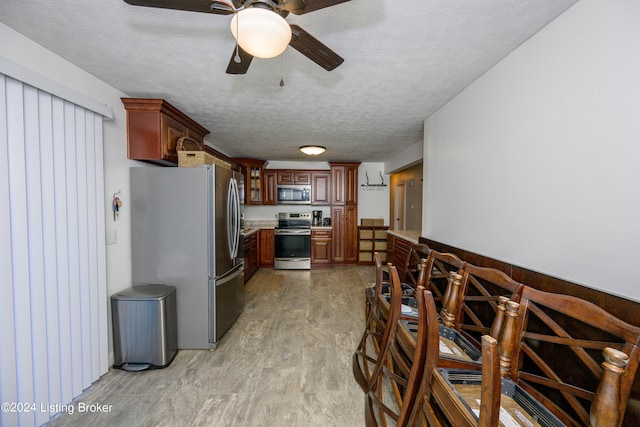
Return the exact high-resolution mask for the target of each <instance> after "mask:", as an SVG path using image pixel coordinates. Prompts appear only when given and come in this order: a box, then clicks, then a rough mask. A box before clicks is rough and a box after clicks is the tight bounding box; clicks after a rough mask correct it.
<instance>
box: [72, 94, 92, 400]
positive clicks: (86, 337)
mask: <svg viewBox="0 0 640 427" xmlns="http://www.w3.org/2000/svg"><path fill="white" fill-rule="evenodd" d="M74 109H75V125H76V132H75V137H76V162H77V163H76V179H77V181H76V182H77V185H78V193H77V194H78V196H77V203H78V251H79V257H78V272H79V282H78V289H79V291H80V318H81V319H82V322H81V323H80V342H81V347H82V350H81V355H82V365H81V366H82V389H83V390H84V389H85V388H87V387H89V386H90V385H91V306H90V304H91V299H90V287H91V282H90V279H89V255H90V254H89V252H90V249H89V230H88V228H89V226H88V215H89V211H88V203H87V200H88V194H87V170H88V168H87V149H86V144H85V142H84V141H85V140H86V137H87V129H86V117H85V109H84V108H82V107H78V106H75V108H74Z"/></svg>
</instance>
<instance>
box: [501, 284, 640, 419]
mask: <svg viewBox="0 0 640 427" xmlns="http://www.w3.org/2000/svg"><path fill="white" fill-rule="evenodd" d="M520 306H521V312H522V313H521V315H520V317H519V318H518V320H517V324H516V339H515V351H514V353H513V360H512V363H511V364H510V370H509V372H508V375H507V376H508V377H509V378H511V379H512V380H513V381H515V382H516V383H517V384H518V385H519V386H521V387H522V388H523V389H525V390H526V391H527V392H528V393H530V394H531V395H532V396H534V397H535V398H536V399H537V400H539V401H540V402H543V404H544V405H545V406H546V407H548V408H549V409H550V410H551V411H552V412H553V413H554V414H555V415H556V416H557V417H558V418H559V419H560V420H561V421H562V422H563V423H565V424H566V425H570V426H583V425H590V423H592V420H595V421H596V422H595V425H597V426H598V427H600V426H607V427H610V426H612V427H617V426H620V425H621V424H622V422H623V418H624V415H625V411H626V408H627V401H628V399H629V396H630V393H631V388H632V385H633V382H634V378H635V376H636V373H637V369H638V364H639V361H640V327H638V326H634V325H630V324H628V323H626V322H624V321H622V320H620V319H618V318H617V317H615V316H613V315H612V314H610V313H608V312H607V311H605V310H603V309H602V308H600V307H598V306H596V305H595V304H593V303H591V302H589V301H586V300H583V299H580V298H577V297H574V296H570V295H562V294H555V293H551V292H544V291H540V290H537V289H534V288H531V287H528V286H527V287H525V288H524V290H523V291H522V295H521V299H520ZM606 348H609V349H610V350H605V349H606ZM616 351H617V352H621V353H622V355H621V354H620V353H616ZM623 365H624V370H623V371H621V369H622V368H623ZM611 368H613V370H614V371H617V372H618V377H617V378H616V376H615V375H614V376H613V378H616V380H615V381H612V379H611V378H612V374H609V373H608V372H609V370H610V369H611ZM614 374H615V373H614Z"/></svg>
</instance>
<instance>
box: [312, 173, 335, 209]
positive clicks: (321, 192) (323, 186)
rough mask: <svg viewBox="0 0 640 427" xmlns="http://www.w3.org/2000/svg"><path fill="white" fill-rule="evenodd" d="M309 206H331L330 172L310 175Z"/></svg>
mask: <svg viewBox="0 0 640 427" xmlns="http://www.w3.org/2000/svg"><path fill="white" fill-rule="evenodd" d="M311 204H312V205H330V204H331V172H329V171H323V172H312V173H311Z"/></svg>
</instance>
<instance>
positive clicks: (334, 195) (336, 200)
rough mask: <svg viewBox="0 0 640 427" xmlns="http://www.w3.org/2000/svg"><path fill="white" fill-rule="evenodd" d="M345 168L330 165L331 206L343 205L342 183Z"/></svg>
mask: <svg viewBox="0 0 640 427" xmlns="http://www.w3.org/2000/svg"><path fill="white" fill-rule="evenodd" d="M345 172H346V167H345V166H344V165H331V204H332V205H344V204H345V199H344V183H345Z"/></svg>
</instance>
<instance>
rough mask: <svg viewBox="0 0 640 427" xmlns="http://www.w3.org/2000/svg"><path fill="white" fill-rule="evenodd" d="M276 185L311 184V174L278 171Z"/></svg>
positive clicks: (306, 172)
mask: <svg viewBox="0 0 640 427" xmlns="http://www.w3.org/2000/svg"><path fill="white" fill-rule="evenodd" d="M278 184H301V185H308V184H311V172H308V171H296V170H280V171H278Z"/></svg>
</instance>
